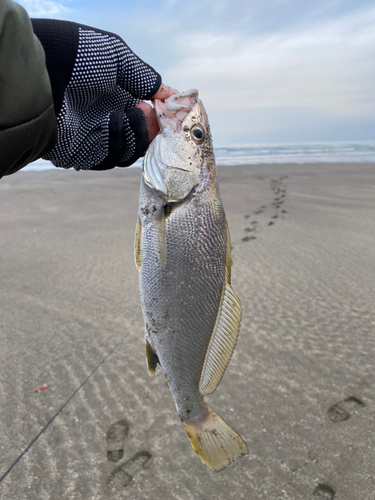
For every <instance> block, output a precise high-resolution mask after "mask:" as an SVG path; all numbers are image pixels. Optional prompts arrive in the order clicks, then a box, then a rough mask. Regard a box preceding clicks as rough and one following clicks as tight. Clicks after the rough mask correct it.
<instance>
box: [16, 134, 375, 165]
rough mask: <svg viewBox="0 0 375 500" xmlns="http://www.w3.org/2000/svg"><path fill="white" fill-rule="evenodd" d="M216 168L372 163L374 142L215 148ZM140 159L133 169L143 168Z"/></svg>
mask: <svg viewBox="0 0 375 500" xmlns="http://www.w3.org/2000/svg"><path fill="white" fill-rule="evenodd" d="M215 157H216V163H217V164H218V165H224V166H229V165H247V164H250V165H257V164H262V163H374V162H375V141H358V142H330V143H317V142H314V143H294V144H254V145H240V146H222V147H216V148H215ZM142 161H143V160H142V158H140V159H139V160H138V161H137V162H136V163H135V164H134V165H132V167H133V168H139V167H141V166H142ZM54 168H55V167H54V166H53V165H52V163H50V162H49V161H45V160H42V159H40V160H37V161H35V162H33V163H30V164H29V165H27V166H26V167H24V168H23V169H22V170H23V171H31V170H33V171H42V170H51V169H54Z"/></svg>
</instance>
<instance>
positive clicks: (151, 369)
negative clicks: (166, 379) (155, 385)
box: [146, 339, 160, 377]
mask: <svg viewBox="0 0 375 500" xmlns="http://www.w3.org/2000/svg"><path fill="white" fill-rule="evenodd" d="M146 359H147V369H148V373H149V375H150V377H154V376H155V375H156V374H157V373H158V371H159V368H160V363H159V358H158V355H157V354H156V353H155V351H154V350H153V348H152V347H151V346H150V343H149V341H148V340H147V339H146Z"/></svg>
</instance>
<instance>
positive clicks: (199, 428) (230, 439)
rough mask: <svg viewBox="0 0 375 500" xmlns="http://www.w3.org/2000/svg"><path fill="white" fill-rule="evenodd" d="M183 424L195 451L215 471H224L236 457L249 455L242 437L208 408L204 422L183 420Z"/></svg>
mask: <svg viewBox="0 0 375 500" xmlns="http://www.w3.org/2000/svg"><path fill="white" fill-rule="evenodd" d="M183 423H184V427H185V431H186V433H187V435H188V437H189V439H190V443H191V445H192V447H193V448H194V451H195V452H196V454H197V455H198V457H199V458H200V459H201V460H202V462H203V463H204V464H205V465H207V467H209V468H210V469H212V470H214V471H217V472H218V471H220V470H222V469H224V467H226V466H227V465H229V464H230V463H231V462H232V461H233V460H234V458H235V457H236V456H237V457H242V456H243V455H246V454H247V453H248V450H247V446H246V443H245V441H244V440H243V439H242V438H241V436H240V435H239V434H237V432H236V431H235V430H234V429H232V427H230V425H228V424H227V423H226V422H225V421H224V420H223V419H222V418H221V417H220V415H218V414H217V413H215V412H214V411H213V410H211V408H210V407H208V406H206V416H205V418H204V419H203V420H202V421H200V422H198V421H196V422H194V423H192V422H190V421H189V420H183Z"/></svg>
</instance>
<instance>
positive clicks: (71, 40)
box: [31, 19, 79, 116]
mask: <svg viewBox="0 0 375 500" xmlns="http://www.w3.org/2000/svg"><path fill="white" fill-rule="evenodd" d="M31 23H32V25H33V30H34V33H35V35H36V36H37V37H38V38H39V40H40V42H41V44H42V45H43V47H44V49H45V55H46V66H47V71H48V76H49V79H50V82H51V87H52V96H53V103H54V107H55V115H56V116H58V114H59V113H60V110H61V107H62V103H63V100H64V92H65V89H66V87H67V86H68V83H69V80H70V78H71V76H72V72H73V67H74V63H75V60H76V58H77V51H78V42H79V34H78V29H77V25H76V24H75V23H71V22H69V21H58V20H56V19H31Z"/></svg>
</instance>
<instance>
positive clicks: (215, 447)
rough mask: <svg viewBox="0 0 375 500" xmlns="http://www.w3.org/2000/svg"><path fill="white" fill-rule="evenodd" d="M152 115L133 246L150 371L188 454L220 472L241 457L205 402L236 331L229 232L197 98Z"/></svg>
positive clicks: (159, 104)
mask: <svg viewBox="0 0 375 500" xmlns="http://www.w3.org/2000/svg"><path fill="white" fill-rule="evenodd" d="M154 106H155V111H156V114H157V119H158V122H159V125H160V133H159V134H158V135H157V136H156V138H155V139H154V141H153V142H152V143H151V145H150V147H149V149H148V151H147V153H146V156H145V159H144V163H143V169H142V180H141V190H140V198H139V212H138V223H137V230H136V238H135V261H136V266H137V269H138V271H139V285H140V292H141V304H142V311H143V318H144V323H145V336H146V358H147V364H148V371H149V374H150V375H151V376H154V375H155V373H157V371H158V369H159V367H161V368H162V370H163V372H164V374H165V377H166V379H167V381H168V385H169V388H170V390H171V392H172V395H173V399H174V402H175V405H176V409H177V412H178V414H179V416H180V419H181V420H182V422H183V424H184V427H185V430H186V433H187V435H188V437H189V439H190V442H191V444H192V446H193V448H194V450H195V451H196V453H197V454H198V456H199V458H200V459H201V460H202V461H203V462H204V463H205V464H206V465H207V466H208V467H210V468H211V469H213V470H215V471H219V470H222V469H223V468H224V467H226V466H227V465H228V464H229V463H230V462H231V461H232V460H233V459H234V457H235V456H242V455H245V454H246V453H247V446H246V444H245V442H244V441H243V439H242V438H241V437H240V436H239V435H238V434H237V432H236V431H235V430H234V429H232V428H231V427H230V426H229V425H228V424H227V423H226V422H225V421H224V420H223V419H222V418H221V417H220V416H219V415H218V414H217V413H215V412H214V411H213V410H212V409H211V408H210V407H209V406H208V405H207V404H206V403H205V402H204V399H203V395H204V394H210V393H212V392H213V391H214V390H215V389H216V387H217V386H218V384H219V382H220V380H221V378H222V376H223V374H224V371H225V369H226V367H227V365H228V363H229V361H230V358H231V356H232V353H233V350H234V347H235V344H236V340H237V335H238V331H239V327H240V321H241V304H240V301H239V299H238V297H237V296H236V295H235V293H234V292H233V290H232V287H231V284H230V283H231V257H230V253H231V245H230V238H229V231H228V226H227V222H226V218H225V213H224V209H223V206H222V203H221V199H220V194H219V189H218V183H217V179H216V167H215V158H214V154H213V147H212V140H211V134H210V127H209V123H208V118H207V114H206V111H205V109H204V107H203V104H202V101H201V100H200V99H198V91H197V90H189V91H186V92H183V93H180V94H174V95H173V96H171V97H170V98H169V99H167V100H166V101H165V102H163V101H158V100H156V101H154Z"/></svg>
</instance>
